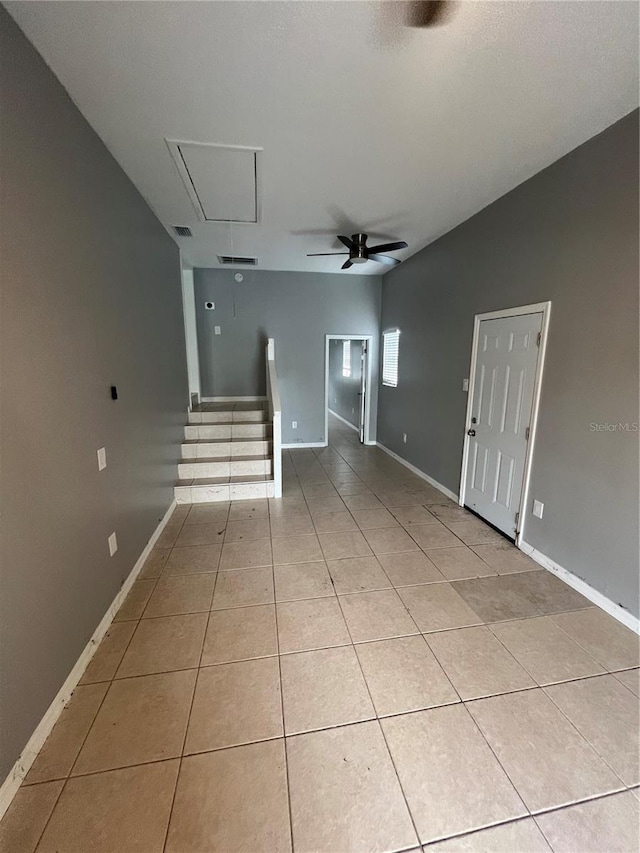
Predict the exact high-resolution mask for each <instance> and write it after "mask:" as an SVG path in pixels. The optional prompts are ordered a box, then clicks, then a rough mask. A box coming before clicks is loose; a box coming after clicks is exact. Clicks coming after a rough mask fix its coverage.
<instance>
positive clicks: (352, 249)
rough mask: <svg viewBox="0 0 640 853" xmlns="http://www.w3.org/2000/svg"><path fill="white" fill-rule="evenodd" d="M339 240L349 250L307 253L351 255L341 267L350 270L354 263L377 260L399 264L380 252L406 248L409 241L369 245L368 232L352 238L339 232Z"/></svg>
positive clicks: (311, 256) (383, 262)
mask: <svg viewBox="0 0 640 853" xmlns="http://www.w3.org/2000/svg"><path fill="white" fill-rule="evenodd" d="M338 240H340V242H341V243H344V245H345V246H346V247H347V249H349V251H348V252H312V253H311V254H309V255H307V257H308V258H318V257H320V256H324V255H349V258H348V260H346V261H345V262H344V263H343V264H342V267H341V269H343V270H348V269H349V267H352V266H353V265H354V264H364V263H366V262H367V261H376V262H377V263H379V264H387V265H388V266H390V267H393V266H395V265H396V264H399V263H400V261H399V260H398V259H397V258H390V257H389V256H388V255H381V254H380V252H395V250H396V249H406V248H407V243H405V242H404V240H398V241H397V242H395V243H380V245H379V246H370V247H369V246H367V235H366V234H352V235H351V239H349V238H348V237H343V236H341V235H340V234H338Z"/></svg>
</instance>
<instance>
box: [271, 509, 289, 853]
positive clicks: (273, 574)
mask: <svg viewBox="0 0 640 853" xmlns="http://www.w3.org/2000/svg"><path fill="white" fill-rule="evenodd" d="M269 529H271V520H270V519H269ZM271 554H272V557H273V537H271ZM271 577H272V583H273V614H274V620H275V628H276V652H277V659H278V681H279V683H280V719H281V724H282V751H283V753H284V780H285V785H286V788H287V811H288V817H289V839H290V841H289V843H290V845H291V850H292V851H293V850H294V840H293V812H292V810H291V785H290V782H289V756H288V751H287V740H286V728H285V717H284V685H283V683H282V661H281V658H280V631H279V627H278V605H277V600H276V567H275V565H273V563H272V566H271Z"/></svg>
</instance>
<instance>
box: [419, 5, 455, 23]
mask: <svg viewBox="0 0 640 853" xmlns="http://www.w3.org/2000/svg"><path fill="white" fill-rule="evenodd" d="M454 5H455V4H454V3H452V2H451V1H450V0H415V2H410V3H409V6H408V8H409V15H408V18H409V26H411V27H438V26H440V25H441V24H446V23H447V21H448V20H449V18H450V17H451V12H452V7H453V6H454Z"/></svg>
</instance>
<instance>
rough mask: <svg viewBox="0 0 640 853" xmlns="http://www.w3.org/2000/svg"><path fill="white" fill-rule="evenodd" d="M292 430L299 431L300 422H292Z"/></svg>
mask: <svg viewBox="0 0 640 853" xmlns="http://www.w3.org/2000/svg"><path fill="white" fill-rule="evenodd" d="M291 429H298V421H291Z"/></svg>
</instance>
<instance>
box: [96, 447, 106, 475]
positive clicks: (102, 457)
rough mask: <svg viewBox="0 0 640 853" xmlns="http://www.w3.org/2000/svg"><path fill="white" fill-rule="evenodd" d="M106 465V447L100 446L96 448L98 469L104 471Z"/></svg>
mask: <svg viewBox="0 0 640 853" xmlns="http://www.w3.org/2000/svg"><path fill="white" fill-rule="evenodd" d="M106 467H107V449H106V447H101V448H100V450H98V471H104V469H105V468H106Z"/></svg>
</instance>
